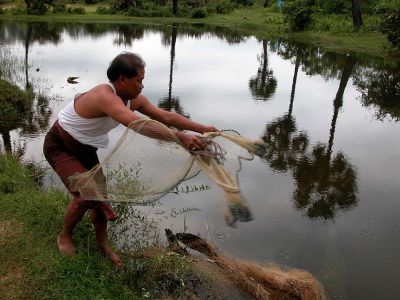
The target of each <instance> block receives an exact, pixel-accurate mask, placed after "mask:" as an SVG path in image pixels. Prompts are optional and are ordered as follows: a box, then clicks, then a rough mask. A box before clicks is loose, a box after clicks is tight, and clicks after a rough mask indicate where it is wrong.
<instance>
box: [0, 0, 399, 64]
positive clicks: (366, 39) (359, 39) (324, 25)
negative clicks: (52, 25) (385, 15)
mask: <svg viewBox="0 0 400 300" xmlns="http://www.w3.org/2000/svg"><path fill="white" fill-rule="evenodd" d="M80 6H82V5H80ZM83 6H84V7H85V10H86V12H87V13H86V14H85V15H71V14H55V15H52V14H48V15H45V16H27V15H10V14H3V15H0V19H8V20H24V21H39V20H40V21H52V22H58V21H60V22H71V21H73V22H113V23H115V22H118V23H141V24H160V25H171V24H194V23H204V24H207V25H211V26H224V27H228V28H230V29H234V30H235V31H236V32H237V33H238V34H244V35H254V36H256V37H258V38H273V37H278V36H279V37H282V38H288V39H292V40H295V41H300V42H305V43H310V44H313V45H317V46H320V47H322V48H324V49H326V50H329V51H334V52H340V53H348V52H352V53H355V54H362V55H369V56H373V57H377V58H383V59H385V60H393V59H396V58H397V59H398V57H400V55H399V51H398V50H392V49H390V46H389V44H388V43H387V42H386V39H385V37H384V36H383V35H382V34H381V33H379V32H373V31H367V30H369V29H368V28H367V30H366V31H361V32H358V33H355V32H351V31H350V30H349V28H348V22H347V21H343V20H342V19H341V18H337V20H335V19H334V18H331V17H326V19H323V20H321V21H320V22H318V24H317V25H318V26H316V27H315V28H314V29H311V30H308V31H306V32H290V31H289V30H288V26H287V25H286V24H284V22H283V18H282V15H281V14H280V13H279V12H276V10H274V9H273V8H262V7H261V6H260V4H258V5H256V6H254V7H251V8H240V9H236V10H234V11H233V12H232V13H230V14H227V15H213V16H209V17H207V18H204V19H190V18H174V17H171V18H143V17H128V16H125V15H120V14H118V15H98V14H96V9H97V7H98V6H104V4H101V3H100V4H96V5H83ZM366 19H368V18H366ZM370 19H372V18H370ZM343 30H344V32H343ZM349 31H350V32H349Z"/></svg>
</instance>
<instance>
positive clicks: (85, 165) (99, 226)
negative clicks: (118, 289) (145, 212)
mask: <svg viewBox="0 0 400 300" xmlns="http://www.w3.org/2000/svg"><path fill="white" fill-rule="evenodd" d="M107 77H108V79H109V82H108V83H103V84H99V85H97V86H95V87H94V88H93V89H91V90H89V91H87V92H85V93H82V94H77V95H76V96H75V98H74V100H73V101H71V102H70V103H69V104H68V105H67V106H66V107H65V108H64V109H63V110H61V111H60V113H59V114H58V119H57V120H56V121H55V123H54V125H53V126H52V128H51V129H50V130H49V132H48V133H47V135H46V137H45V141H44V147H43V152H44V155H45V157H46V159H47V161H48V162H49V164H50V165H51V167H52V168H53V169H54V170H55V172H56V173H57V174H58V175H59V176H60V178H61V180H62V182H63V183H64V185H65V186H66V187H67V189H68V190H69V192H70V193H71V194H72V201H71V203H70V204H69V206H68V209H67V212H66V215H65V218H64V224H63V227H62V230H61V232H60V234H59V235H58V238H57V245H58V248H59V250H60V251H61V252H62V253H64V254H67V255H72V256H73V255H75V254H76V249H75V247H74V245H73V242H72V232H73V230H74V227H75V225H76V224H77V223H78V222H80V221H81V219H82V217H83V216H84V214H85V213H86V211H87V210H89V216H90V219H91V221H92V222H93V224H94V228H95V232H96V241H97V245H98V247H99V249H100V250H101V251H102V253H103V254H104V255H105V256H106V257H108V258H109V259H110V260H111V262H112V263H113V264H114V265H115V266H116V267H119V266H121V264H122V262H121V260H120V258H119V257H118V255H117V254H116V253H115V252H114V251H112V250H111V248H110V246H109V244H108V239H107V222H108V221H114V220H115V219H116V218H117V216H116V214H115V212H114V211H113V209H112V207H111V205H110V204H109V203H108V202H100V201H90V200H84V199H82V198H81V196H80V195H79V192H77V191H74V190H72V189H71V188H70V186H69V182H68V177H70V176H71V175H74V174H75V173H77V172H78V173H83V172H86V171H88V170H90V169H92V168H93V167H94V166H95V165H96V164H97V163H98V162H99V160H98V157H97V154H96V151H97V149H98V148H106V147H107V145H108V142H109V139H108V132H109V131H110V130H111V129H113V128H114V127H116V126H117V125H119V124H123V125H124V126H129V124H130V123H131V122H133V121H136V120H138V119H140V118H141V117H140V116H139V115H137V114H136V113H135V111H138V112H140V113H142V114H144V115H146V116H148V117H150V118H151V119H154V120H157V121H159V122H161V123H163V124H165V125H167V126H173V127H175V128H177V129H186V130H190V131H194V132H198V133H205V132H213V131H218V130H217V129H216V128H215V127H214V126H206V125H202V124H200V123H196V122H193V121H191V120H189V119H187V118H185V117H184V116H181V115H179V114H177V113H174V112H168V111H165V110H163V109H161V108H159V107H157V106H155V105H153V104H151V103H150V101H149V100H148V99H147V98H146V97H145V96H144V95H143V94H142V93H141V92H142V89H143V87H144V86H143V80H144V77H145V62H144V61H143V59H142V58H141V57H140V56H139V55H138V54H134V53H130V52H123V53H121V54H119V55H118V56H116V57H115V58H114V59H113V60H112V61H111V63H110V65H109V67H108V69H107ZM176 137H177V138H178V139H179V141H180V143H181V144H182V146H183V147H185V148H186V149H188V150H199V149H203V148H204V147H205V143H204V141H203V140H202V139H200V138H199V136H197V135H193V134H188V133H184V132H182V131H177V132H176Z"/></svg>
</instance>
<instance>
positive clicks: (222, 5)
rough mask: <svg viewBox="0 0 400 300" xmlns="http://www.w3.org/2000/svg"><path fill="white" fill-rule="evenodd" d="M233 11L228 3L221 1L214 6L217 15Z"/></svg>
mask: <svg viewBox="0 0 400 300" xmlns="http://www.w3.org/2000/svg"><path fill="white" fill-rule="evenodd" d="M231 11H233V5H232V3H231V2H230V1H222V2H219V3H217V5H216V6H215V12H216V13H217V14H221V15H222V14H227V13H230V12H231Z"/></svg>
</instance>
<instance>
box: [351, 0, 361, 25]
mask: <svg viewBox="0 0 400 300" xmlns="http://www.w3.org/2000/svg"><path fill="white" fill-rule="evenodd" d="M351 12H352V14H353V25H354V28H355V29H356V30H358V29H359V28H360V27H361V25H362V24H363V21H362V16H361V6H360V0H351Z"/></svg>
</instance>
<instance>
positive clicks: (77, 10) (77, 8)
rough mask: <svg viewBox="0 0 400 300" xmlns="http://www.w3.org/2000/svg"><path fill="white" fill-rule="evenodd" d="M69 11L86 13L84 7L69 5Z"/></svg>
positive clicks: (80, 13)
mask: <svg viewBox="0 0 400 300" xmlns="http://www.w3.org/2000/svg"><path fill="white" fill-rule="evenodd" d="M67 12H68V13H70V14H77V15H84V14H86V10H85V8H83V7H79V6H78V7H68V9H67Z"/></svg>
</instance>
